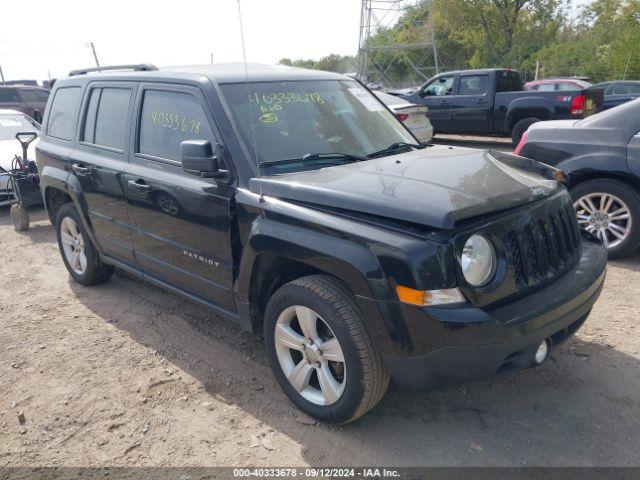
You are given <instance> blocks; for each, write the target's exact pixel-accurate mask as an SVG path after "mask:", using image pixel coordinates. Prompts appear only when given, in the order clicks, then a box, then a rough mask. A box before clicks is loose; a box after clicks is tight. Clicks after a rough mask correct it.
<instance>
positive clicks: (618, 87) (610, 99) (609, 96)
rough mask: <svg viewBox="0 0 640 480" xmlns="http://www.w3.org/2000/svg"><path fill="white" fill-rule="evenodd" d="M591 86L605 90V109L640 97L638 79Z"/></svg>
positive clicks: (639, 82)
mask: <svg viewBox="0 0 640 480" xmlns="http://www.w3.org/2000/svg"><path fill="white" fill-rule="evenodd" d="M590 88H591V89H594V90H595V89H600V90H603V91H604V103H603V106H604V108H605V109H607V108H613V107H617V106H618V105H622V104H623V103H626V102H628V101H630V100H634V99H636V98H638V97H640V81H636V80H621V81H616V82H602V83H596V84H595V85H592V86H591V87H590Z"/></svg>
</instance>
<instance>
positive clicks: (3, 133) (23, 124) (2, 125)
mask: <svg viewBox="0 0 640 480" xmlns="http://www.w3.org/2000/svg"><path fill="white" fill-rule="evenodd" d="M34 131H35V132H37V133H39V132H40V128H39V127H38V125H37V123H35V122H32V121H30V120H29V119H28V118H27V117H25V116H24V115H0V140H15V139H16V133H18V132H34Z"/></svg>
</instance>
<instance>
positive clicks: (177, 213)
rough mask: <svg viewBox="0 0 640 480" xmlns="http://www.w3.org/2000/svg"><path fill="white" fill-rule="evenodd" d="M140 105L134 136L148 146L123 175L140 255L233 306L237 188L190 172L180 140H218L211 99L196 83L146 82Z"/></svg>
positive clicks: (190, 287)
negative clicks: (209, 110)
mask: <svg viewBox="0 0 640 480" xmlns="http://www.w3.org/2000/svg"><path fill="white" fill-rule="evenodd" d="M145 96H146V98H147V100H146V101H147V102H148V103H147V104H146V106H145V105H144V102H145ZM137 105H138V107H137V108H138V111H139V112H140V119H139V124H140V125H141V126H140V127H139V130H140V133H139V134H138V139H137V140H136V141H135V142H134V143H135V144H136V145H138V146H139V147H138V146H137V147H136V149H138V150H142V152H141V153H137V154H134V155H132V156H131V161H130V163H129V166H128V167H127V170H126V172H125V175H124V177H123V178H122V185H123V188H124V189H125V192H126V199H127V204H128V211H129V215H130V217H131V224H132V235H133V244H134V248H135V255H136V259H137V261H138V263H139V264H140V266H141V267H142V269H143V270H144V272H145V273H147V274H149V275H151V276H153V277H155V278H157V279H159V280H162V281H164V282H167V283H170V284H171V285H173V286H175V287H177V288H180V289H182V290H184V291H186V292H189V293H191V294H194V295H197V296H198V297H200V298H202V299H204V300H207V301H209V302H213V303H215V304H217V305H220V306H221V307H223V308H225V309H227V310H231V311H235V310H236V308H235V304H234V300H233V295H232V293H231V285H232V282H233V263H232V251H231V240H230V233H229V232H230V222H231V216H232V212H231V199H232V197H233V194H234V193H235V188H234V187H231V186H228V185H226V184H224V183H217V182H216V181H215V180H214V179H207V178H201V177H199V176H196V175H191V174H188V173H185V172H184V171H183V170H182V167H181V164H180V162H179V158H177V157H178V156H179V153H178V152H179V145H180V142H181V141H184V140H194V139H206V140H209V141H211V142H212V143H215V142H216V138H217V137H218V136H217V134H214V133H213V132H214V130H213V128H212V127H211V126H212V125H213V122H212V120H211V119H210V117H209V114H208V113H207V107H205V105H206V104H205V103H204V102H203V101H202V98H201V96H200V93H199V92H198V90H196V89H195V88H190V87H186V86H185V87H176V86H158V85H155V86H152V85H148V86H145V87H143V89H142V90H141V92H140V93H139V95H138V101H137ZM157 155H165V156H166V157H170V158H160V157H158V156H157Z"/></svg>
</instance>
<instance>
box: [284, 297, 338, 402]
mask: <svg viewBox="0 0 640 480" xmlns="http://www.w3.org/2000/svg"><path fill="white" fill-rule="evenodd" d="M274 342H275V347H276V355H277V357H278V362H279V363H280V368H282V371H283V372H284V374H285V376H286V377H287V379H288V380H289V383H290V384H291V386H292V387H293V388H294V389H295V390H296V391H297V392H298V393H299V394H300V395H301V396H302V397H303V398H305V399H306V400H308V401H309V402H311V403H314V404H316V405H323V406H324V405H331V404H333V403H335V402H337V401H338V400H339V399H340V397H341V396H342V393H343V392H344V389H345V385H346V369H345V359H344V354H343V352H342V347H341V346H340V342H339V341H338V339H337V337H336V336H335V335H334V333H333V331H332V330H331V328H330V327H329V325H328V324H327V323H326V322H325V321H324V320H323V319H322V318H321V317H320V315H318V314H317V313H316V312H314V311H313V310H311V309H310V308H307V307H304V306H301V305H294V306H291V307H288V308H286V309H285V310H283V311H282V313H281V314H280V316H279V317H278V320H277V322H276V325H275V332H274Z"/></svg>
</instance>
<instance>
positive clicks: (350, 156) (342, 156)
mask: <svg viewBox="0 0 640 480" xmlns="http://www.w3.org/2000/svg"><path fill="white" fill-rule="evenodd" d="M325 159H326V160H334V159H335V160H354V161H357V162H360V161H363V160H369V158H367V157H363V156H362V155H356V154H354V153H340V152H326V153H305V154H304V155H302V157H299V158H282V159H277V160H267V161H265V162H260V165H276V164H283V163H296V162H306V161H307V160H325Z"/></svg>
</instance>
